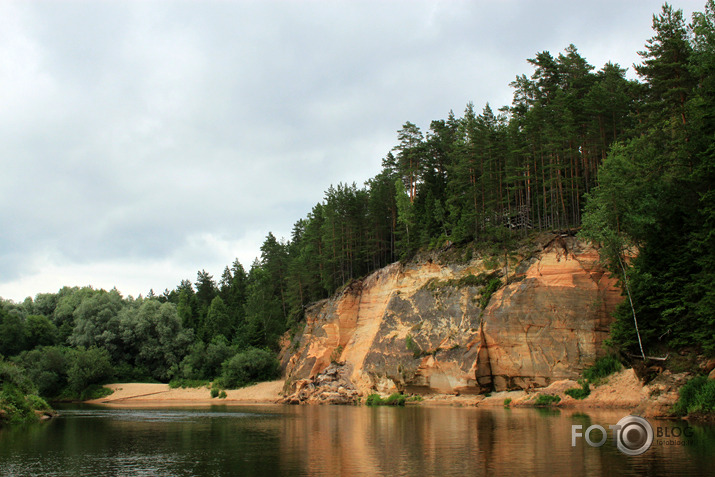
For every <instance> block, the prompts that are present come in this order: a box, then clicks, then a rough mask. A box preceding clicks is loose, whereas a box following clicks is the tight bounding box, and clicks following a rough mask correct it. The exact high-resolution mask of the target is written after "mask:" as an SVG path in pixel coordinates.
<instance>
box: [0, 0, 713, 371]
mask: <svg viewBox="0 0 715 477" xmlns="http://www.w3.org/2000/svg"><path fill="white" fill-rule="evenodd" d="M653 30H654V36H653V37H652V38H651V39H649V40H647V42H646V45H645V49H644V50H643V51H641V52H639V55H640V56H641V58H642V63H641V64H638V65H634V68H635V71H636V73H637V74H638V77H639V79H640V80H629V79H627V78H626V69H624V68H622V67H620V66H619V65H617V64H613V63H610V62H609V63H606V64H605V65H604V66H603V67H602V68H601V69H599V70H595V68H594V67H593V66H592V65H590V64H589V63H588V62H587V61H586V59H585V58H583V57H582V56H581V55H580V54H579V52H578V50H577V48H576V47H575V46H574V45H569V46H568V47H567V48H566V49H565V50H564V51H563V52H562V53H559V54H558V55H557V56H553V55H551V54H550V53H549V52H548V51H542V52H539V53H537V54H536V55H535V56H534V57H533V58H530V59H528V60H527V61H528V63H529V64H530V65H531V66H532V67H533V73H532V74H531V75H530V76H527V75H525V74H522V75H519V76H517V77H516V79H515V80H514V81H513V82H512V83H511V86H512V87H513V88H514V96H513V101H512V104H511V105H510V106H505V107H503V108H501V109H499V110H498V111H496V112H495V111H494V110H492V109H491V107H490V106H489V105H488V104H487V105H486V106H485V107H484V108H483V109H482V111H481V112H477V111H475V107H474V105H473V104H472V103H468V104H467V106H466V108H465V111H464V113H463V115H462V116H461V117H457V116H456V115H455V114H454V113H453V112H451V111H450V112H449V114H448V116H447V118H446V119H438V120H434V121H432V122H431V123H430V125H429V129H428V130H427V131H422V130H421V129H420V128H419V127H418V126H416V125H415V124H413V123H411V122H406V123H405V124H404V125H403V126H402V128H401V129H400V130H399V131H398V133H397V141H398V143H397V145H396V146H395V147H394V148H393V149H392V150H391V151H389V152H388V153H387V154H386V156H385V158H384V159H383V163H382V170H381V172H380V173H379V174H377V175H376V176H375V177H373V178H372V179H370V180H368V181H367V182H366V183H365V184H364V185H363V186H361V187H358V186H357V185H356V184H355V183H352V184H342V183H341V184H338V185H337V186H331V187H330V188H329V189H328V190H327V191H326V192H325V197H324V199H323V200H322V201H321V202H319V203H317V204H316V205H315V206H314V207H313V208H312V210H311V211H310V212H309V213H308V214H307V216H306V217H305V218H301V219H299V220H298V221H297V222H296V223H295V224H294V226H293V230H292V234H291V237H290V239H289V240H278V239H276V237H275V236H274V235H273V234H272V233H269V234H268V236H267V237H266V239H265V241H264V243H263V245H262V246H261V249H260V250H261V256H260V258H258V259H256V260H255V261H254V263H253V264H252V266H251V268H250V270H248V271H246V270H245V269H244V267H243V265H242V264H241V263H240V262H239V261H238V260H236V261H234V262H233V264H232V265H230V266H226V268H225V269H224V271H223V273H222V275H221V277H220V279H219V280H218V283H217V282H216V281H215V280H214V278H213V277H212V276H211V275H210V274H209V273H207V272H206V271H205V270H202V271H200V272H198V275H197V278H196V281H195V283H191V281H190V280H183V281H181V283H180V284H179V285H178V286H177V287H176V288H175V289H174V290H165V291H164V293H162V294H161V295H156V294H154V292H153V291H151V292H150V293H149V295H148V296H146V297H141V296H140V297H139V298H137V299H134V298H132V297H128V298H124V297H122V296H121V295H120V294H119V292H118V291H116V290H111V291H109V292H107V291H105V290H94V289H92V288H90V287H85V288H77V287H74V288H69V287H65V288H63V289H62V290H60V291H59V292H58V293H50V294H39V295H37V296H36V297H35V298H34V299H32V298H28V299H26V300H25V301H24V302H23V303H13V302H11V301H7V300H3V301H2V306H0V354H2V355H5V356H6V357H9V356H14V355H18V354H19V353H21V352H23V351H25V352H27V351H29V350H32V349H33V348H35V347H37V346H53V345H55V346H68V345H69V346H75V347H80V346H81V347H84V348H86V349H89V348H92V347H97V348H102V349H105V350H107V352H108V353H109V359H110V361H111V363H112V364H113V366H115V368H116V367H117V366H120V367H121V366H126V369H125V372H123V373H124V374H125V375H131V374H132V371H130V370H131V369H140V370H141V371H139V372H138V373H139V374H142V373H143V374H145V375H150V376H152V377H153V378H155V379H159V380H166V379H169V378H171V377H173V376H179V377H208V378H211V377H213V376H212V374H213V375H215V373H216V372H217V370H218V368H219V367H220V363H221V362H222V359H221V358H224V359H225V357H226V356H227V355H229V354H230V353H231V352H235V351H236V350H241V349H246V348H249V347H263V348H269V349H273V350H276V349H277V347H278V340H279V338H280V337H281V336H282V335H283V334H284V333H285V332H286V330H288V329H290V328H291V327H293V326H294V325H296V324H297V323H299V322H300V321H301V320H302V319H303V316H304V310H305V308H306V306H308V305H309V304H310V303H313V302H315V301H317V300H320V299H324V298H327V297H329V296H330V295H331V294H332V293H334V292H335V291H336V290H337V289H338V288H340V287H341V286H344V285H345V284H346V283H349V282H350V281H351V280H354V279H356V278H358V277H362V276H365V275H367V274H368V273H370V272H371V271H373V270H376V269H378V268H381V267H383V266H385V265H387V264H389V263H393V262H395V261H397V260H400V259H407V258H409V257H411V256H413V255H414V254H415V253H417V252H418V251H420V250H428V249H436V248H440V247H442V246H444V244H446V243H453V244H458V245H465V244H468V243H472V242H474V243H477V244H494V243H498V244H501V245H500V246H505V245H504V244H507V243H508V242H510V241H513V240H514V239H516V238H519V237H524V236H526V235H528V234H529V233H530V231H552V230H565V229H573V228H578V227H581V229H582V232H581V233H582V234H583V235H584V236H586V237H588V238H591V239H594V240H596V241H598V242H600V243H603V244H604V249H606V250H607V251H609V255H608V258H609V259H611V262H610V263H611V265H612V266H613V267H614V268H613V270H614V272H618V273H620V269H619V268H617V267H616V265H617V264H618V259H620V258H621V257H622V254H623V253H624V251H625V250H626V249H627V248H628V247H632V246H637V247H638V249H639V251H640V253H639V256H638V258H637V259H636V260H635V261H633V263H631V264H630V268H629V270H628V279H627V280H628V281H629V283H630V291H631V293H632V295H633V296H632V298H633V302H634V310H633V314H636V313H638V314H639V320H643V326H642V328H643V329H641V333H642V334H644V340H645V341H646V344H647V345H649V346H658V345H659V341H658V339H657V338H658V336H660V335H661V334H662V333H665V332H668V330H670V332H668V335H667V336H668V338H666V339H667V340H669V341H668V343H670V344H674V345H678V346H685V345H697V346H702V347H704V349H705V350H709V351H708V352H713V351H714V350H715V344H713V340H714V339H715V338H713V336H712V329H715V322H714V321H713V320H715V318H713V317H715V312H713V310H715V295H714V294H713V293H714V292H713V290H712V286H711V285H712V283H714V282H715V280H713V278H715V276H714V275H713V274H714V273H715V258H713V253H715V252H714V251H715V234H714V233H713V232H712V231H713V230H715V227H713V225H715V193H714V192H713V190H712V185H713V183H715V179H714V177H713V176H714V174H715V159H714V158H715V146H714V145H715V132H714V131H715V127H714V124H715V119H713V116H714V111H715V99H713V98H714V97H715V94H714V92H715V84H714V82H715V79H714V78H715V7H714V6H713V0H707V2H706V5H705V9H704V11H703V12H696V13H695V14H694V16H693V19H692V22H691V23H690V24H686V22H685V20H684V18H683V13H682V11H681V10H676V9H674V8H672V7H671V6H670V5H668V4H665V5H664V6H663V8H662V11H661V12H660V13H659V14H655V15H653ZM619 276H622V277H624V281H625V280H626V279H625V276H626V270H625V269H624V270H623V274H621V275H619ZM627 311H628V313H627V314H626V313H625V312H622V313H621V315H623V316H620V315H619V316H620V317H619V322H618V326H619V328H617V329H616V330H615V334H614V338H615V340H616V341H617V342H619V343H621V344H623V345H624V346H625V347H632V346H633V345H634V343H635V341H634V340H635V334H634V329H633V320H632V319H631V318H630V313H631V308H630V307H629V308H628V309H627ZM639 323H640V321H639ZM663 344H665V342H663ZM150 346H151V347H153V350H152V351H149V350H148V349H147V347H150ZM211 346H214V349H213V351H212V352H213V353H214V354H216V356H214V358H211V359H208V358H207V357H206V354H207V352H208V349H209V348H210V347H211ZM187 350H188V351H187ZM217 350H219V351H217ZM202 353H203V354H202ZM192 356H193V357H192ZM187 359H188V360H189V361H187ZM202 360H204V361H202ZM209 361H210V363H209V364H208V365H206V366H204V365H203V364H201V363H202V362H209ZM211 363H213V364H211ZM204 368H205V369H204Z"/></svg>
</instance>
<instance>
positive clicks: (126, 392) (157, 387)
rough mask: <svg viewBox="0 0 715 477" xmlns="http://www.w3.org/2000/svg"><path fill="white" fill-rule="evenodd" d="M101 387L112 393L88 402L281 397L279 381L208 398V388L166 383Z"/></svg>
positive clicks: (262, 400) (171, 402)
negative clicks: (173, 386)
mask: <svg viewBox="0 0 715 477" xmlns="http://www.w3.org/2000/svg"><path fill="white" fill-rule="evenodd" d="M105 387H107V388H109V389H112V390H113V391H114V392H113V393H112V394H110V395H109V396H106V397H103V398H101V399H95V400H92V401H87V402H88V403H90V404H107V405H116V406H134V405H142V406H143V405H149V406H151V405H161V406H178V405H204V404H248V403H250V404H256V403H262V404H268V403H275V402H276V401H277V400H278V399H279V398H280V397H281V394H280V393H281V390H282V389H283V381H282V380H279V381H267V382H264V383H258V384H255V385H253V386H248V387H245V388H241V389H232V390H227V391H226V395H227V396H226V398H225V399H218V398H212V397H211V391H210V388H208V387H206V386H204V387H200V388H184V389H181V388H177V389H171V388H170V387H169V385H168V384H149V383H117V384H107V385H106V386H105Z"/></svg>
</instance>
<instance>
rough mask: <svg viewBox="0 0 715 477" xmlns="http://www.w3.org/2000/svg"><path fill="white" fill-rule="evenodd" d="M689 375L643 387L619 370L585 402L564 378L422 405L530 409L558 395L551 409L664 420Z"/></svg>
mask: <svg viewBox="0 0 715 477" xmlns="http://www.w3.org/2000/svg"><path fill="white" fill-rule="evenodd" d="M688 377H689V374H688V373H680V374H672V373H670V372H669V371H665V372H663V373H662V374H661V375H659V376H658V377H657V378H656V379H654V380H653V381H651V382H650V383H648V384H647V385H643V384H642V383H641V381H640V379H639V378H638V376H636V373H635V371H634V370H633V369H632V368H628V369H624V370H621V371H619V372H617V373H615V374H613V375H611V376H609V377H608V378H606V379H604V380H603V382H602V383H601V384H600V385H598V386H592V387H591V393H590V394H589V395H588V396H587V397H586V398H584V399H574V398H573V397H571V396H569V395H567V394H566V390H568V389H573V388H580V387H581V385H580V384H579V383H577V382H576V381H573V380H570V379H566V380H561V381H555V382H553V383H551V384H550V385H549V386H547V387H544V388H534V389H529V390H527V391H523V390H520V391H505V392H498V393H491V394H489V395H479V396H454V395H432V396H426V397H425V398H424V401H423V403H425V404H432V405H462V406H465V405H466V406H478V407H503V406H505V403H507V404H506V405H507V406H509V407H533V406H535V405H536V401H537V399H538V398H539V396H540V395H551V396H558V397H559V401H558V402H557V403H554V404H553V405H552V407H558V408H567V409H576V410H580V409H583V410H588V409H623V410H626V411H628V412H630V413H632V414H638V415H641V416H644V417H653V418H655V417H660V418H667V417H670V416H671V415H672V408H673V406H674V405H675V403H676V402H677V401H678V390H679V389H680V388H681V387H682V386H683V384H685V382H686V381H687V379H688Z"/></svg>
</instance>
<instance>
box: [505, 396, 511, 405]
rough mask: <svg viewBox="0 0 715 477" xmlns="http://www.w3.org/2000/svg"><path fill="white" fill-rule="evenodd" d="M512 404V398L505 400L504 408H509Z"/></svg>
mask: <svg viewBox="0 0 715 477" xmlns="http://www.w3.org/2000/svg"><path fill="white" fill-rule="evenodd" d="M510 404H511V398H506V399H504V407H509V405H510Z"/></svg>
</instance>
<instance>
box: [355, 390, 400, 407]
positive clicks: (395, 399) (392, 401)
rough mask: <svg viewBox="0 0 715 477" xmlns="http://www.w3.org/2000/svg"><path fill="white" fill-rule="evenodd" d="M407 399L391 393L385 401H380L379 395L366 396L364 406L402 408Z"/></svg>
mask: <svg viewBox="0 0 715 477" xmlns="http://www.w3.org/2000/svg"><path fill="white" fill-rule="evenodd" d="M405 402H407V397H405V396H404V395H403V394H399V393H393V394H391V395H390V396H388V397H387V398H386V399H382V398H381V397H380V395H379V394H368V396H367V398H366V399H365V405H366V406H404V405H405Z"/></svg>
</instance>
